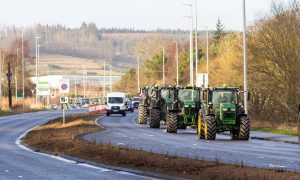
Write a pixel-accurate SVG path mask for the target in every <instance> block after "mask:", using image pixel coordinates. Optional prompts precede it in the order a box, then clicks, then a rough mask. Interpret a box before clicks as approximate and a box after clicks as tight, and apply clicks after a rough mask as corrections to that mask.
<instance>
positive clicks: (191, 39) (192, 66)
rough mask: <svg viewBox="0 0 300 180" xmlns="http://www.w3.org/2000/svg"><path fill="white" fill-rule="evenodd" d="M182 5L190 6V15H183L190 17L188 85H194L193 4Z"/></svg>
mask: <svg viewBox="0 0 300 180" xmlns="http://www.w3.org/2000/svg"><path fill="white" fill-rule="evenodd" d="M183 5H184V6H190V7H191V16H185V17H187V18H190V19H191V31H190V85H191V86H194V61H193V59H194V57H193V29H194V25H193V5H192V4H183Z"/></svg>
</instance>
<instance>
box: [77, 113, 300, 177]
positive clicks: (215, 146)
mask: <svg viewBox="0 0 300 180" xmlns="http://www.w3.org/2000/svg"><path fill="white" fill-rule="evenodd" d="M136 116H137V112H135V113H127V116H126V117H121V116H119V115H114V116H110V117H103V118H102V119H100V120H99V121H98V123H100V124H101V126H103V127H104V128H106V129H107V131H103V132H96V133H92V134H88V135H86V136H84V137H83V138H84V139H86V140H89V141H97V142H102V143H103V142H109V143H112V144H115V145H119V146H127V147H130V148H136V149H142V150H145V151H150V152H157V153H165V154H170V155H177V156H183V157H190V158H197V159H205V160H212V161H215V160H217V161H219V162H224V163H230V164H235V163H238V164H243V165H246V166H252V167H260V168H274V169H284V170H288V171H297V172H300V148H299V146H298V145H296V144H288V143H281V142H272V141H264V140H256V139H251V140H249V141H232V140H230V138H229V136H227V135H217V140H216V141H204V140H199V139H198V137H197V135H196V134H195V131H194V130H192V129H187V130H179V132H178V134H168V133H166V130H165V129H163V128H160V129H150V128H149V127H148V125H138V124H137V123H136Z"/></svg>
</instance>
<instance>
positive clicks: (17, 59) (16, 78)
mask: <svg viewBox="0 0 300 180" xmlns="http://www.w3.org/2000/svg"><path fill="white" fill-rule="evenodd" d="M19 50H21V48H17V58H16V65H15V91H16V92H15V98H16V101H17V100H18V61H19Z"/></svg>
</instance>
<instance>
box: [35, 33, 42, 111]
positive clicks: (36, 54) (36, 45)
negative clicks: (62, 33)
mask: <svg viewBox="0 0 300 180" xmlns="http://www.w3.org/2000/svg"><path fill="white" fill-rule="evenodd" d="M40 38H41V37H39V36H36V37H35V105H37V104H38V94H37V91H38V39H40Z"/></svg>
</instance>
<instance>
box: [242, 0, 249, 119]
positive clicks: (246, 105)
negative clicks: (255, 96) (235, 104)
mask: <svg viewBox="0 0 300 180" xmlns="http://www.w3.org/2000/svg"><path fill="white" fill-rule="evenodd" d="M246 28H247V23H246V0H243V47H244V106H245V113H246V114H248V84H247V51H246V49H247V44H246Z"/></svg>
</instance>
